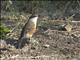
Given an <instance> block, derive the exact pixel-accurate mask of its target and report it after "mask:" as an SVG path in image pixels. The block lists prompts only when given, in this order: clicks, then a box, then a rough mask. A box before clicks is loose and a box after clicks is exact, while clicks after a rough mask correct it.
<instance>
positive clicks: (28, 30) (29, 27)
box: [17, 14, 38, 48]
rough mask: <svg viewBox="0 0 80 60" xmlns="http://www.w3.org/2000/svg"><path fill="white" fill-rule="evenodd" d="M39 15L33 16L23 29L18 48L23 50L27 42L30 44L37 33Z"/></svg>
mask: <svg viewBox="0 0 80 60" xmlns="http://www.w3.org/2000/svg"><path fill="white" fill-rule="evenodd" d="M37 20H38V14H32V15H31V16H30V17H29V19H28V21H27V23H25V25H24V26H23V28H22V31H21V34H20V37H19V39H18V46H17V48H22V47H23V45H24V44H25V43H26V42H29V41H30V39H31V38H32V36H33V34H34V33H35V32H36V27H37Z"/></svg>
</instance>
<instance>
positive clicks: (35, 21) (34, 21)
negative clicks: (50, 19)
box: [30, 17, 38, 26]
mask: <svg viewBox="0 0 80 60" xmlns="http://www.w3.org/2000/svg"><path fill="white" fill-rule="evenodd" d="M37 19H38V17H34V18H32V19H31V20H30V21H31V22H33V23H34V24H35V26H36V24H37Z"/></svg>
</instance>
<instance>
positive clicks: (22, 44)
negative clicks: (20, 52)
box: [16, 38, 30, 49]
mask: <svg viewBox="0 0 80 60" xmlns="http://www.w3.org/2000/svg"><path fill="white" fill-rule="evenodd" d="M29 40H30V39H29V38H24V39H19V40H18V42H17V46H16V48H17V49H21V48H23V47H24V46H25V44H26V43H27V44H29Z"/></svg>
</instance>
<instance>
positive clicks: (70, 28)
mask: <svg viewBox="0 0 80 60" xmlns="http://www.w3.org/2000/svg"><path fill="white" fill-rule="evenodd" d="M65 29H66V30H67V31H68V32H70V31H71V30H72V26H71V25H70V24H67V25H65Z"/></svg>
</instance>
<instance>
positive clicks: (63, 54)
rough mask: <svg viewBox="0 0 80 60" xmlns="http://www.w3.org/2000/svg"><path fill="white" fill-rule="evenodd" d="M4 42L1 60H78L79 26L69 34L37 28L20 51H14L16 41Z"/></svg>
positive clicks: (79, 58) (79, 55)
mask: <svg viewBox="0 0 80 60" xmlns="http://www.w3.org/2000/svg"><path fill="white" fill-rule="evenodd" d="M73 27H74V26H73ZM5 41H6V42H7V45H8V47H7V48H4V49H0V50H1V51H0V59H1V60H80V25H79V26H77V27H76V28H74V29H73V30H72V31H71V32H67V31H60V30H57V29H51V28H45V29H44V28H43V27H42V28H39V29H38V30H37V32H36V33H35V34H34V35H33V37H32V39H31V44H29V45H28V44H26V45H25V46H24V47H23V48H22V49H16V45H17V39H11V38H10V39H7V40H5Z"/></svg>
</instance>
